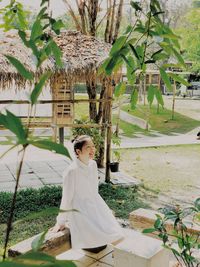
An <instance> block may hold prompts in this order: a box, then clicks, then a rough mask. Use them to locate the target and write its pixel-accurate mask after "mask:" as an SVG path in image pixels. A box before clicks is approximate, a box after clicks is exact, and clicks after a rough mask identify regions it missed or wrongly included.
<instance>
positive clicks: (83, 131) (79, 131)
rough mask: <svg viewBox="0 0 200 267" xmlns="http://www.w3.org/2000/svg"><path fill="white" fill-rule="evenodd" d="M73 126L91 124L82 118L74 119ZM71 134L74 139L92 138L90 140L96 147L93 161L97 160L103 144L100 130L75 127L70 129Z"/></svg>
mask: <svg viewBox="0 0 200 267" xmlns="http://www.w3.org/2000/svg"><path fill="white" fill-rule="evenodd" d="M74 123H75V124H82V125H83V124H84V125H87V124H88V125H89V124H91V123H92V122H91V121H89V120H87V119H86V118H82V119H76V120H75V121H74ZM72 134H73V136H74V137H76V136H78V135H89V136H91V137H92V140H93V142H94V145H95V147H96V154H95V159H97V158H98V156H99V150H100V148H101V147H102V145H103V144H104V139H103V137H102V136H101V130H100V129H99V128H93V127H88V128H82V127H80V128H79V127H75V128H73V129H72Z"/></svg>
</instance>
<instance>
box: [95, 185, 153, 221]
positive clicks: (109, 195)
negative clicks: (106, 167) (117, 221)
mask: <svg viewBox="0 0 200 267" xmlns="http://www.w3.org/2000/svg"><path fill="white" fill-rule="evenodd" d="M99 193H100V195H101V196H102V198H103V199H104V200H105V202H106V203H107V205H108V206H109V207H110V208H111V209H112V210H114V212H115V216H117V217H120V218H124V219H127V218H128V216H129V213H130V212H131V211H133V210H135V209H138V208H148V205H147V204H146V203H145V202H144V201H143V199H140V197H139V193H138V191H137V189H136V188H135V187H123V186H115V185H111V184H101V185H100V187H99Z"/></svg>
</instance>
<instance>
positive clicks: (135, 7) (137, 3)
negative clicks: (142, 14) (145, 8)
mask: <svg viewBox="0 0 200 267" xmlns="http://www.w3.org/2000/svg"><path fill="white" fill-rule="evenodd" d="M130 4H131V6H132V8H134V9H135V10H136V11H142V8H141V6H140V3H139V2H134V1H131V3H130Z"/></svg>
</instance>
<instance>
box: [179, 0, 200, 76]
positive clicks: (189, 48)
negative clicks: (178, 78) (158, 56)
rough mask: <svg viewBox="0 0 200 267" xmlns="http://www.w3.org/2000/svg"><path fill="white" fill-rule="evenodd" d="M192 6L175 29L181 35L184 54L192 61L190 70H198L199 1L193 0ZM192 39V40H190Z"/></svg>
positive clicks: (199, 42)
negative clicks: (181, 23)
mask: <svg viewBox="0 0 200 267" xmlns="http://www.w3.org/2000/svg"><path fill="white" fill-rule="evenodd" d="M193 4H194V6H193V8H191V9H190V10H189V11H188V13H187V14H186V16H184V18H183V25H182V27H181V28H179V29H178V30H177V32H178V34H179V35H180V36H181V37H182V39H181V45H182V50H183V52H184V56H185V58H186V59H187V60H190V61H192V62H193V65H192V68H191V69H192V70H193V71H195V72H199V71H200V39H199V36H200V21H199V15H200V1H194V3H193ZM191 40H192V41H191Z"/></svg>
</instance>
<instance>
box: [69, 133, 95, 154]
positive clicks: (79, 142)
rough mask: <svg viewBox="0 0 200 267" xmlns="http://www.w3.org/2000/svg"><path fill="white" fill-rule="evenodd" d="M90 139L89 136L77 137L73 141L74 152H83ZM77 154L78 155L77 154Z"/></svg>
mask: <svg viewBox="0 0 200 267" xmlns="http://www.w3.org/2000/svg"><path fill="white" fill-rule="evenodd" d="M88 139H91V137H90V136H89V135H79V136H76V137H75V138H74V139H73V140H72V143H73V146H74V152H75V153H76V150H77V149H80V150H82V147H83V146H84V145H85V144H86V143H87V141H88ZM76 154H77V153H76Z"/></svg>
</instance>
